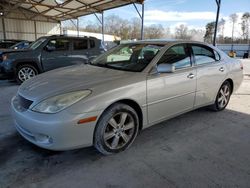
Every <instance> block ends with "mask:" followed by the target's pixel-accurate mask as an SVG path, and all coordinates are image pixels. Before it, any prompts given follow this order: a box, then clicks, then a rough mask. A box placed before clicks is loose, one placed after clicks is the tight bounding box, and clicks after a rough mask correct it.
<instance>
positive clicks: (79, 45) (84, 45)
mask: <svg viewBox="0 0 250 188" xmlns="http://www.w3.org/2000/svg"><path fill="white" fill-rule="evenodd" d="M86 49H88V40H87V39H80V40H74V41H73V50H86Z"/></svg>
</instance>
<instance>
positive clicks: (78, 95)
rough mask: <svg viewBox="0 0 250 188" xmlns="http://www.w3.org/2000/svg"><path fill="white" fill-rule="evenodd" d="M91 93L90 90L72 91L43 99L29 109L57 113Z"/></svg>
mask: <svg viewBox="0 0 250 188" xmlns="http://www.w3.org/2000/svg"><path fill="white" fill-rule="evenodd" d="M89 94H91V91H90V90H84V91H74V92H70V93H65V94H62V95H57V96H54V97H50V98H48V99H45V100H43V101H41V102H40V103H38V104H37V105H35V106H34V107H33V108H32V109H31V110H32V111H35V112H41V113H49V114H53V113H57V112H60V111H62V110H63V109H65V108H67V107H69V106H71V105H72V104H74V103H76V102H78V101H80V100H81V99H83V98H85V97H87V96H88V95H89Z"/></svg>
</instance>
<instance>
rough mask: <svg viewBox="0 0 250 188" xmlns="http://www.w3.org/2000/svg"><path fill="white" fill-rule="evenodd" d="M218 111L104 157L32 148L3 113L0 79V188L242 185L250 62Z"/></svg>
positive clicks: (4, 87) (249, 124)
mask: <svg viewBox="0 0 250 188" xmlns="http://www.w3.org/2000/svg"><path fill="white" fill-rule="evenodd" d="M244 66H245V68H244V71H245V72H244V73H245V74H246V76H245V79H244V82H243V84H242V86H241V88H240V89H239V90H238V91H237V93H236V94H234V95H233V96H232V98H231V101H230V103H229V106H228V107H227V109H226V110H224V111H223V112H219V113H214V112H211V111H208V110H206V109H199V110H196V111H193V112H190V113H187V114H184V115H182V116H180V117H177V118H174V119H171V120H169V121H165V122H163V123H160V124H158V125H155V126H153V127H151V128H149V129H146V130H145V131H143V132H141V134H140V135H139V136H138V137H137V139H136V140H135V143H134V144H133V146H132V147H131V148H130V149H129V150H127V151H125V152H123V153H120V154H116V155H112V156H107V157H104V156H102V155H100V154H99V153H98V152H97V151H96V150H95V149H94V148H93V147H89V148H85V149H78V150H73V151H66V152H52V151H47V150H43V149H40V148H38V147H36V146H34V145H32V144H30V143H28V142H27V141H25V140H24V139H23V138H21V137H20V136H19V135H18V134H17V133H16V131H15V129H14V126H13V120H12V118H11V116H10V109H9V105H10V99H11V97H12V96H13V95H14V93H15V92H16V90H17V86H16V85H15V83H12V82H8V81H0V89H1V90H0V187H1V188H2V187H25V188H26V187H39V188H40V187H60V188H61V187H84V188H86V187H107V188H116V187H117V188H118V187H144V188H145V187H154V188H156V187H185V188H186V187H249V186H250V157H249V156H250V76H248V75H250V60H244Z"/></svg>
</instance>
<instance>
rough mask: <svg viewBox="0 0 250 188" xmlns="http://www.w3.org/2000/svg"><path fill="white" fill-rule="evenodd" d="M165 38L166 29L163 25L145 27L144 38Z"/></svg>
mask: <svg viewBox="0 0 250 188" xmlns="http://www.w3.org/2000/svg"><path fill="white" fill-rule="evenodd" d="M163 36H164V28H163V27H162V25H161V24H158V25H155V24H153V25H150V26H148V27H145V31H144V37H145V39H160V38H163Z"/></svg>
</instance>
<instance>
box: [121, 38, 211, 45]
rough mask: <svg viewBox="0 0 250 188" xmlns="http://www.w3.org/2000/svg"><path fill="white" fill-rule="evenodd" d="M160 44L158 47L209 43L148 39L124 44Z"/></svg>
mask: <svg viewBox="0 0 250 188" xmlns="http://www.w3.org/2000/svg"><path fill="white" fill-rule="evenodd" d="M128 43H131V44H158V45H167V44H178V43H195V44H204V45H208V46H209V44H207V43H204V42H200V41H192V40H181V39H147V40H138V41H128V42H123V43H122V44H128Z"/></svg>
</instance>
